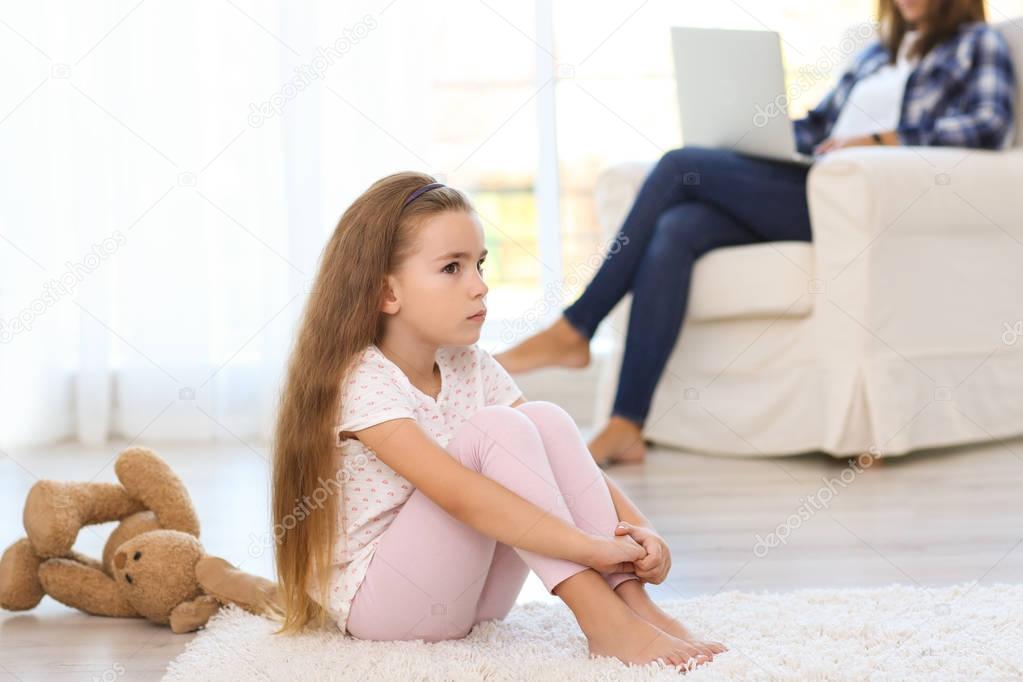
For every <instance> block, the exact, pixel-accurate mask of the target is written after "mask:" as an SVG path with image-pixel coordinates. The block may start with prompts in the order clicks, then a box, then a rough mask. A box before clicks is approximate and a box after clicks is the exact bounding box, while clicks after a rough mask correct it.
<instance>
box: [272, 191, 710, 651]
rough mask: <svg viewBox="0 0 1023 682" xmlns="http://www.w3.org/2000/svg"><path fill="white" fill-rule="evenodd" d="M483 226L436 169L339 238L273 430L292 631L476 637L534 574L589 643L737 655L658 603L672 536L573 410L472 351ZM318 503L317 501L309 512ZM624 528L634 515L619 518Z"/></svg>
mask: <svg viewBox="0 0 1023 682" xmlns="http://www.w3.org/2000/svg"><path fill="white" fill-rule="evenodd" d="M486 253H487V251H486V249H485V248H484V239H483V229H482V228H481V226H480V221H479V219H478V217H477V215H476V214H475V212H474V210H473V208H472V206H471V205H470V203H469V201H468V200H467V199H466V197H465V196H464V195H463V194H462V193H461V192H459V191H458V190H455V189H453V188H450V187H446V186H444V185H442V184H440V183H438V182H435V181H434V179H433V178H432V177H430V176H428V175H424V174H421V173H397V174H395V175H390V176H388V177H386V178H383V179H382V180H379V181H378V182H376V183H375V184H374V185H373V186H372V187H370V188H369V189H368V190H367V191H366V192H365V193H364V194H362V196H360V197H359V198H358V199H356V201H355V202H354V203H353V204H352V205H351V207H350V208H349V209H348V210H347V211H346V212H345V213H344V215H343V216H342V217H341V221H340V223H339V224H338V226H337V229H335V230H334V233H333V235H332V236H331V238H330V241H329V242H328V243H327V246H326V249H325V251H324V254H323V260H322V263H321V265H320V270H319V273H318V275H317V277H316V283H315V286H314V288H313V291H312V293H311V295H310V299H309V302H308V305H307V308H306V310H305V313H304V319H303V321H302V325H301V328H300V331H299V334H298V338H297V340H296V345H295V348H294V351H293V354H292V356H291V360H290V363H289V367H288V377H287V382H286V385H285V387H284V391H283V393H282V396H281V405H280V411H279V418H278V423H277V428H276V432H275V442H274V471H273V517H274V528H275V529H276V530H278V532H277V533H275V535H276V537H277V546H276V563H277V572H278V578H279V581H280V585H281V591H282V594H283V598H284V600H285V603H286V609H285V610H286V616H285V622H284V626H283V627H282V629H281V632H297V631H300V630H302V629H303V628H304V627H305V626H306V625H307V624H309V623H315V624H317V625H319V626H322V625H323V624H324V623H325V622H326V620H327V618H328V617H329V619H330V620H332V621H334V622H335V623H336V625H337V627H338V628H339V629H340V630H341V631H342V632H347V633H349V634H351V635H352V636H354V637H357V638H360V639H370V640H413V639H423V640H426V641H438V640H444V639H452V638H461V637H464V636H465V635H466V634H468V633H469V631H470V630H471V629H472V627H473V626H474V625H475V624H477V623H479V622H481V621H485V620H488V619H493V618H504V617H505V616H506V615H507V613H508V612H509V610H510V609H511V607H512V605H513V604H514V603H515V599H516V596H517V595H518V593H519V591H520V589H521V588H522V584H523V582H524V580H525V578H526V576H527V574H528V572H529V570H530V569H531V570H533V571H534V572H535V573H536V574H537V575H538V576H539V577H540V579H541V580H542V581H543V583H544V585H545V586H546V588H547V589H548V590H549V591H550V592H551V593H552V594H555V595H557V596H558V597H559V598H561V599H562V600H563V601H564V602H565V603H566V604H567V605H568V607H569V608H570V609H571V610H572V612H573V614H574V615H575V617H576V619H577V620H578V622H579V626H580V627H581V628H582V631H583V633H584V634H585V635H586V638H587V640H588V642H589V650H590V652H591V655H605V656H614V657H617V658H619V659H620V660H622V661H625V662H627V663H646V662H649V661H654V660H661V661H664V662H670V663H671V664H672V665H676V666H681V665H685V666H686V667H691V666H692V665H694V664H695V665H698V664H700V663H704V662H706V661H709V660H711V659H713V657H714V655H715V654H716V653H720V652H722V651H725V650H726V649H725V647H724V646H722V645H721V644H718V643H717V642H703V641H698V640H696V639H695V638H694V637H693V636H692V635H691V634H690V633H689V631H688V630H686V628H685V627H683V626H682V624H681V623H679V622H678V621H677V620H674V619H673V618H671V617H670V616H669V615H668V614H666V613H665V612H663V611H662V610H661V609H659V608H658V607H657V606H656V604H654V602H653V601H652V600H651V599H650V598H649V596H648V595H647V593H646V591H645V589H644V587H643V583H644V582H652V583H660V582H661V581H663V580H664V578H665V577H666V576H667V573H668V570H669V568H670V566H671V558H670V554H669V551H668V546H667V544H666V543H665V542H664V540H663V539H661V538H660V537H659V536H658V535H657V534H656V532H654V531H653V529H652V528H650V524H649V522H648V521H647V520H646V518H645V517H644V516H643V515H642V514H641V513H640V511H639V510H638V509H637V508H636V506H635V505H634V504H633V503H632V502H631V501H630V500H629V499H628V498H627V497H626V496H625V494H624V493H623V492H622V491H621V490H620V489H619V488H618V487H617V486H616V485H615V484H614V483H613V482H612V481H611V480H610V479H609V478H608V477H607V476H605V475H604V473H603V472H602V471H601V469H600V468H599V467H598V466H597V465H596V464H595V463H594V461H593V458H592V457H591V456H590V454H589V452H588V451H587V449H586V445H585V443H584V441H583V439H582V436H581V434H580V433H579V430H578V429H577V428H576V425H575V423H574V422H573V421H572V419H571V418H570V417H569V416H568V414H567V413H566V412H565V411H564V410H562V409H561V408H560V407H558V406H556V405H554V404H552V403H548V402H539V401H534V402H526V401H525V399H524V398H523V397H522V394H521V392H520V391H519V389H518V387H516V385H515V383H514V381H513V380H512V379H511V377H510V376H509V375H508V373H507V372H505V370H504V369H503V368H502V367H501V366H500V365H499V364H498V363H497V362H496V361H495V360H494V359H493V357H491V356H490V355H489V354H488V353H486V352H485V351H483V350H482V349H480V348H478V347H477V346H476V345H475V344H476V342H477V341H478V340H479V336H480V328H481V326H482V324H483V320H484V318H485V317H486V313H487V309H486V294H487V285H486V284H485V283H484V281H483V276H482V266H483V261H484V258H485V256H486ZM310 507H312V508H310ZM619 520H621V521H622V522H623V523H621V524H619Z"/></svg>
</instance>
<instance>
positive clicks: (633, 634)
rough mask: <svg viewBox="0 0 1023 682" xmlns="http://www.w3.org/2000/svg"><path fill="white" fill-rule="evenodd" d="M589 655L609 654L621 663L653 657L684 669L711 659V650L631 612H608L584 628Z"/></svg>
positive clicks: (644, 661)
mask: <svg viewBox="0 0 1023 682" xmlns="http://www.w3.org/2000/svg"><path fill="white" fill-rule="evenodd" d="M586 639H587V641H588V642H589V649H590V655H591V656H613V657H614V658H617V659H618V660H620V661H622V662H623V663H635V664H637V665H644V664H646V663H652V662H653V661H658V660H659V661H662V662H663V663H665V664H668V665H673V666H681V667H684V668H686V669H692V668H695V667H696V666H698V665H702V664H704V663H709V662H710V661H712V660H714V654H715V652H714V651H713V650H712V649H711V647H709V646H707V645H705V644H703V643H700V642H687V641H685V640H683V639H679V638H678V637H673V636H671V635H669V634H668V633H666V632H664V631H663V630H661V629H659V628H657V627H655V626H653V625H651V624H650V623H648V622H646V621H645V620H643V619H642V618H640V617H639V616H636V615H635V614H629V615H625V616H624V617H620V616H612V617H611V618H608V619H605V620H604V622H603V623H602V624H601V625H600V626H599V627H591V628H589V629H588V630H587V631H586Z"/></svg>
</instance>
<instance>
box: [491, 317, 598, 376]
mask: <svg viewBox="0 0 1023 682" xmlns="http://www.w3.org/2000/svg"><path fill="white" fill-rule="evenodd" d="M494 359H495V360H497V361H498V362H500V363H501V364H502V365H503V366H504V368H505V369H506V370H508V371H509V372H510V373H512V374H518V373H520V372H527V371H529V370H531V369H538V368H540V367H573V368H578V367H585V366H587V365H588V364H590V340H589V339H587V338H586V337H585V336H583V335H582V334H581V333H579V331H578V330H577V329H576V328H575V327H573V326H572V325H570V324H569V323H568V320H566V319H565V318H564V317H559V318H558V321H557V322H555V323H554V324H552V325H551V326H550V327H548V328H547V329H545V330H543V331H542V332H540V333H538V334H534V335H533V336H530V337H529V338H528V339H526V340H525V341H523V342H521V343H519V344H517V345H515V346H512V347H511V348H509V349H508V350H506V351H504V352H503V353H498V354H497V355H495V356H494Z"/></svg>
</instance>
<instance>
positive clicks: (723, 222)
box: [563, 147, 810, 425]
mask: <svg viewBox="0 0 1023 682" xmlns="http://www.w3.org/2000/svg"><path fill="white" fill-rule="evenodd" d="M808 170H809V168H808V167H806V166H802V165H799V164H795V163H785V162H779V161H767V160H762V159H755V158H752V157H748V156H744V155H742V154H739V153H737V152H733V151H730V150H724V149H706V148H702V147H683V148H681V149H674V150H672V151H669V152H668V153H666V154H665V155H664V156H663V157H661V160H660V161H659V162H658V163H657V165H656V166H655V167H654V168H653V170H652V171H651V172H650V174H649V175H648V176H647V177H646V179H645V180H644V182H643V186H642V187H641V188H640V190H639V194H638V195H637V197H636V201H635V203H633V205H632V208H631V209H630V210H629V214H628V216H626V218H625V222H624V223H623V224H622V227H621V228H620V229H619V231H618V234H617V235H616V237H617V240H618V241H617V245H616V247H615V248H612V249H610V250H609V252H608V254H607V257H606V258H605V260H604V262H603V264H602V265H601V267H600V269H599V270H598V271H597V273H596V274H595V275H594V277H593V280H592V281H591V282H590V283H589V284H588V285H587V286H586V289H585V290H584V291H583V293H582V294H581V295H580V296H579V298H578V300H576V302H575V303H573V304H572V305H570V306H569V307H568V308H566V309H565V310H564V313H563V314H564V317H565V319H566V320H567V321H568V322H569V324H571V325H572V326H573V327H575V328H576V329H578V330H579V331H580V332H581V333H582V334H584V335H585V336H586V337H587V338H591V337H592V336H593V334H594V333H596V331H597V325H598V324H599V323H600V321H601V320H603V319H604V317H606V316H607V314H608V313H609V312H611V309H612V308H613V307H614V306H615V304H616V303H618V301H620V300H621V298H622V297H623V296H624V295H625V294H626V293H627V292H629V291H632V308H631V312H630V315H629V326H628V331H627V334H626V338H625V354H624V357H623V359H622V367H621V373H620V375H619V377H618V391H617V394H616V395H615V402H614V408H613V410H612V414H614V415H617V416H620V417H624V418H626V419H628V420H630V421H633V422H635V423H636V424H639V425H642V424H643V423H644V422H645V421H646V417H647V413H648V412H649V410H650V402H651V400H652V398H653V394H654V389H655V388H656V387H657V383H658V381H659V380H660V378H661V373H662V372H663V371H664V366H665V364H667V362H668V358H669V357H670V355H671V352H672V350H673V349H674V348H675V343H676V341H677V339H678V335H679V331H680V330H681V328H682V320H683V318H684V317H685V312H686V304H687V302H688V297H689V281H690V278H691V276H692V271H693V265H694V264H695V262H696V259H697V258H699V257H700V256H702V255H703V254H705V253H707V252H708V251H710V250H711V249H715V248H717V247H720V246H735V245H739V244H750V243H754V242H761V241H790V240H799V241H810V216H809V212H808V210H807V205H806V174H807V172H808Z"/></svg>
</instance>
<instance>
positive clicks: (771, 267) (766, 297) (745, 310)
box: [686, 241, 815, 321]
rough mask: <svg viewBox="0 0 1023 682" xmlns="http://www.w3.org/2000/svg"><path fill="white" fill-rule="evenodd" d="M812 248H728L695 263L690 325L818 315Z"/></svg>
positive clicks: (769, 245) (785, 245)
mask: <svg viewBox="0 0 1023 682" xmlns="http://www.w3.org/2000/svg"><path fill="white" fill-rule="evenodd" d="M813 272H814V260H813V245H812V244H811V243H810V242H799V241H789V242H762V243H758V244H744V245H742V246H725V247H721V248H717V249H713V250H711V251H708V252H707V253H705V254H704V255H703V256H701V257H700V258H699V260H697V261H696V266H695V267H694V268H693V279H692V284H691V286H690V289H689V307H688V309H687V311H686V316H687V318H688V319H690V320H694V321H695V320H701V321H709V320H724V319H731V318H737V317H741V318H756V317H763V318H771V319H774V318H779V317H805V316H807V315H809V314H810V312H811V311H812V310H813V303H814V294H813V292H814V288H815V287H814V275H813Z"/></svg>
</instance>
